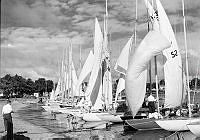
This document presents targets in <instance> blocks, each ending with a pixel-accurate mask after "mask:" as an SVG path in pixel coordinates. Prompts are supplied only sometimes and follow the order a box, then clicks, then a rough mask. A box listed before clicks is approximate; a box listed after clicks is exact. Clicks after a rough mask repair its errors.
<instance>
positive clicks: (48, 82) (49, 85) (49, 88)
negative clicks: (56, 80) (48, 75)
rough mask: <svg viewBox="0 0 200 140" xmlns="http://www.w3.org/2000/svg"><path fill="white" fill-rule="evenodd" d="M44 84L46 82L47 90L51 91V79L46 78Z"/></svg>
mask: <svg viewBox="0 0 200 140" xmlns="http://www.w3.org/2000/svg"><path fill="white" fill-rule="evenodd" d="M46 84H47V92H51V91H52V89H53V88H54V87H53V81H52V80H47V81H46Z"/></svg>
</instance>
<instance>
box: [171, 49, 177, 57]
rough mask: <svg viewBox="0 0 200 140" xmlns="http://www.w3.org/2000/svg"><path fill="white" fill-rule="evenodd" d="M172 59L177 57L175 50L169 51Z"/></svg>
mask: <svg viewBox="0 0 200 140" xmlns="http://www.w3.org/2000/svg"><path fill="white" fill-rule="evenodd" d="M171 55H172V58H174V57H176V56H178V52H177V50H174V51H171Z"/></svg>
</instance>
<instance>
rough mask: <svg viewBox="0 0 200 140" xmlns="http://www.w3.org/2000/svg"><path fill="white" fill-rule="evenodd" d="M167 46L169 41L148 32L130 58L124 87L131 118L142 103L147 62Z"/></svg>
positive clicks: (159, 35) (156, 33)
mask: <svg viewBox="0 0 200 140" xmlns="http://www.w3.org/2000/svg"><path fill="white" fill-rule="evenodd" d="M158 40H159V41H158ZM169 46H170V43H169V41H168V40H167V39H166V38H165V37H164V36H163V35H162V34H160V33H159V32H157V31H150V32H149V33H148V34H147V35H146V36H145V38H144V39H143V40H142V42H141V43H140V45H139V46H138V48H137V49H136V51H135V52H134V54H133V56H132V57H131V59H130V62H129V66H128V70H127V77H126V83H125V84H126V85H125V87H126V96H127V100H128V103H129V106H130V108H131V111H132V115H133V116H135V115H136V113H137V112H138V110H139V108H140V107H141V106H142V103H143V101H144V96H145V93H146V81H147V64H148V62H149V61H150V60H151V58H152V57H153V56H155V55H158V54H159V53H160V52H161V51H162V50H164V49H166V48H167V47H169Z"/></svg>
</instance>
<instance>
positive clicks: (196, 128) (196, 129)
mask: <svg viewBox="0 0 200 140" xmlns="http://www.w3.org/2000/svg"><path fill="white" fill-rule="evenodd" d="M187 127H188V129H189V130H190V131H191V132H192V133H193V134H194V135H195V136H197V137H200V123H197V124H196V123H193V124H187Z"/></svg>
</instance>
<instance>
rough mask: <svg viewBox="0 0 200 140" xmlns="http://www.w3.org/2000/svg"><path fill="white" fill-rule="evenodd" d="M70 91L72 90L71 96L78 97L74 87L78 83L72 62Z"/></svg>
mask: <svg viewBox="0 0 200 140" xmlns="http://www.w3.org/2000/svg"><path fill="white" fill-rule="evenodd" d="M71 80H72V81H71V82H72V83H71V84H72V86H71V88H72V90H73V93H72V96H79V94H76V85H77V82H78V78H77V75H76V69H75V67H74V63H73V61H72V79H71Z"/></svg>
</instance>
